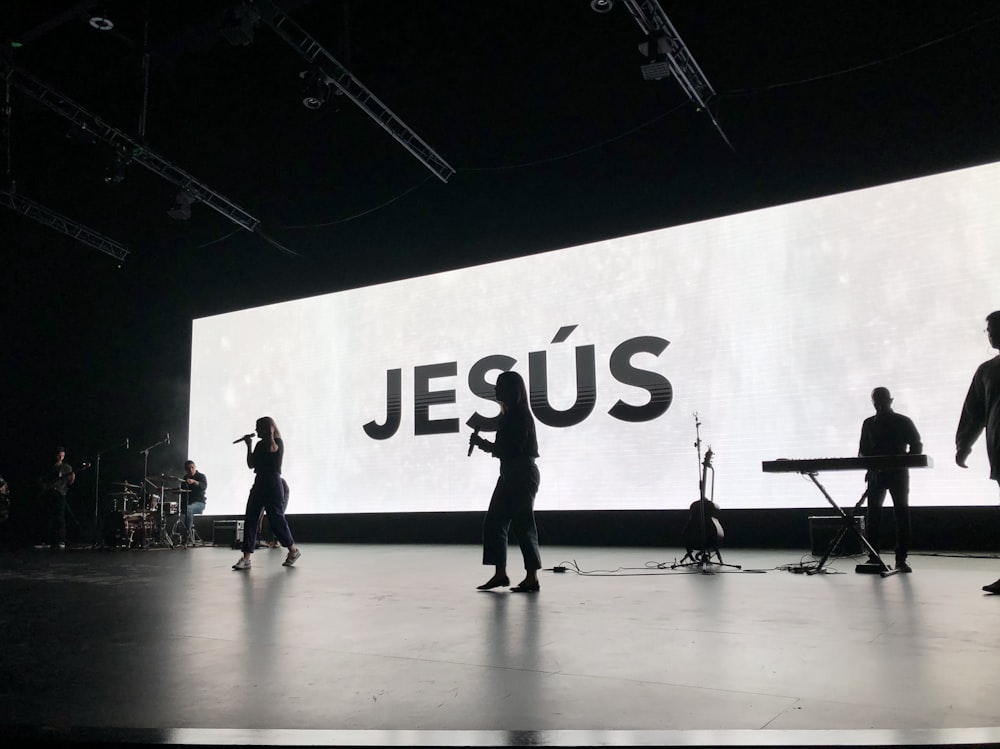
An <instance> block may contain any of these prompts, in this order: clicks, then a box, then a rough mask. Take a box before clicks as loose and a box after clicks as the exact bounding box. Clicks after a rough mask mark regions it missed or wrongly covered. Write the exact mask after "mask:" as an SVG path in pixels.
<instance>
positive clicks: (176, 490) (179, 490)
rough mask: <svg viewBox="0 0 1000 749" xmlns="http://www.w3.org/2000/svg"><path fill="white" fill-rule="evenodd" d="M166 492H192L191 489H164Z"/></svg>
mask: <svg viewBox="0 0 1000 749" xmlns="http://www.w3.org/2000/svg"><path fill="white" fill-rule="evenodd" d="M163 493H164V494H190V493H191V490H190V489H164V490H163Z"/></svg>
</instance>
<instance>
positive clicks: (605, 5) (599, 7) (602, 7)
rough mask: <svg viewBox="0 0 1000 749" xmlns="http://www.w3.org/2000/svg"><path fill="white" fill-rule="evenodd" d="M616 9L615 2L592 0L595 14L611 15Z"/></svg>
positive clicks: (612, 0) (591, 7)
mask: <svg viewBox="0 0 1000 749" xmlns="http://www.w3.org/2000/svg"><path fill="white" fill-rule="evenodd" d="M614 7H615V1H614V0H590V9H591V10H592V11H594V12H595V13H610V12H611V9H612V8H614Z"/></svg>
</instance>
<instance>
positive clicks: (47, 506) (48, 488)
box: [36, 447, 76, 549]
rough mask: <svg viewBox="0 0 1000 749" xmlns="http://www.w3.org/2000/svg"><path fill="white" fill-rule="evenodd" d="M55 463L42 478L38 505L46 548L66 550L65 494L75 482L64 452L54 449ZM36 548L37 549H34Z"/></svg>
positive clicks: (74, 475) (74, 476) (71, 468)
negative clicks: (44, 517) (41, 509)
mask: <svg viewBox="0 0 1000 749" xmlns="http://www.w3.org/2000/svg"><path fill="white" fill-rule="evenodd" d="M55 458H56V459H55V463H53V464H52V465H51V466H50V467H49V468H48V470H47V471H46V472H45V474H44V475H43V476H42V492H41V494H40V495H39V505H40V506H41V507H42V508H43V510H44V512H45V516H46V526H47V538H46V540H47V541H48V546H49V548H51V549H65V548H66V494H67V493H68V492H69V488H70V487H71V486H72V485H73V483H74V482H75V481H76V473H75V472H74V471H73V466H71V465H70V464H69V463H67V462H66V450H65V448H63V447H57V448H56V454H55ZM36 548H37V547H36Z"/></svg>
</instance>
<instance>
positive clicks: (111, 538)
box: [101, 510, 128, 549]
mask: <svg viewBox="0 0 1000 749" xmlns="http://www.w3.org/2000/svg"><path fill="white" fill-rule="evenodd" d="M101 530H102V532H101V538H102V539H103V540H104V545H105V546H107V547H109V548H112V549H116V548H118V547H119V546H126V545H127V544H128V535H127V532H126V529H125V516H124V515H123V514H122V513H120V512H118V511H117V510H112V511H111V512H109V513H108V514H107V515H105V516H104V523H103V525H102V527H101Z"/></svg>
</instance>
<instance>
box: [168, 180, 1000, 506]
mask: <svg viewBox="0 0 1000 749" xmlns="http://www.w3.org/2000/svg"><path fill="white" fill-rule="evenodd" d="M998 205H1000V165H998V164H991V165H986V166H981V167H976V168H971V169H965V170H960V171H955V172H949V173H946V174H941V175H936V176H931V177H926V178H921V179H915V180H909V181H905V182H898V183H894V184H890V185H885V186H880V187H874V188H870V189H865V190H859V191H856V192H851V193H845V194H839V195H833V196H828V197H824V198H819V199H815V200H808V201H804V202H799V203H793V204H789V205H783V206H779V207H775V208H769V209H765V210H759V211H753V212H750V213H744V214H739V215H733V216H727V217H724V218H719V219H713V220H710V221H703V222H700V223H695V224H689V225H684V226H677V227H672V228H668V229H663V230H659V231H653V232H648V233H645V234H638V235H635V236H629V237H621V238H617V239H612V240H608V241H602V242H596V243H594V244H588V245H583V246H579V247H572V248H568V249H563V250H557V251H553V252H547V253H544V254H539V255H532V256H529V257H523V258H520V259H515V260H509V261H504V262H499V263H493V264H488V265H480V266H475V267H471V268H465V269H461V270H455V271H450V272H447V273H439V274H435V275H429V276H423V277H419V278H413V279H409V280H404V281H398V282H394V283H388V284H383V285H378V286H372V287H367V288H360V289H354V290H350V291H343V292H338V293H333V294H327V295H324V296H318V297H312V298H308V299H300V300H297V301H291V302H285V303H281V304H275V305H271V306H266V307H258V308H255V309H249V310H243V311H239V312H232V313H228V314H222V315H217V316H213V317H208V318H202V319H197V320H195V321H194V322H193V335H192V338H193V341H192V364H191V404H190V434H189V442H188V444H189V451H190V455H191V457H192V458H193V459H194V460H195V461H196V462H197V463H198V466H199V469H200V470H203V471H204V472H205V473H206V475H207V476H208V479H209V492H208V498H209V502H208V508H207V509H208V512H209V513H210V514H236V513H242V511H243V509H244V506H245V502H246V495H247V491H248V489H249V487H250V485H251V483H252V480H253V476H252V474H251V472H250V471H249V470H248V469H247V468H246V464H245V460H244V449H243V446H242V445H236V446H233V445H232V441H233V440H234V439H236V438H237V437H239V436H240V435H241V434H244V433H246V432H251V431H253V425H254V421H255V419H256V418H257V417H258V416H263V415H269V416H272V417H273V418H274V419H275V421H276V422H277V424H278V426H279V428H280V429H281V431H282V434H283V436H284V439H285V445H286V454H285V462H284V475H285V477H286V479H287V480H288V482H289V484H290V485H291V500H290V503H289V507H288V512H289V513H290V514H297V513H393V512H438V511H470V510H480V511H481V510H485V508H486V506H487V504H488V502H489V497H490V493H491V491H492V488H493V485H494V483H495V481H496V477H497V473H498V466H499V463H498V462H497V461H496V460H495V459H493V458H491V457H490V456H489V455H487V454H486V453H483V452H481V451H478V450H476V451H475V452H474V453H473V455H472V456H471V457H467V456H466V451H467V446H468V436H469V434H470V431H471V430H470V429H469V428H468V427H466V426H465V423H466V420H467V419H468V418H469V417H470V416H471V415H472V414H473V413H474V412H477V411H478V412H479V413H480V414H482V415H483V416H494V415H496V413H497V412H498V409H497V406H496V404H495V403H492V402H489V401H486V400H484V399H482V398H480V397H478V396H476V395H474V394H473V393H472V392H471V390H470V385H469V382H468V374H469V371H470V368H471V367H472V366H473V365H474V364H475V363H476V362H477V361H479V360H480V359H482V358H483V357H485V356H489V355H495V354H504V355H507V356H509V357H512V358H513V359H515V360H516V364H515V365H514V367H513V369H515V370H516V371H518V372H520V373H521V374H522V375H523V376H524V377H525V379H526V380H529V379H530V378H529V370H528V355H529V352H544V353H545V355H546V357H547V366H548V377H547V380H548V383H547V388H548V399H549V404H550V406H551V407H552V408H553V409H556V410H567V409H569V408H570V407H571V406H572V405H573V404H574V402H575V401H576V398H577V388H576V361H575V356H576V354H575V351H576V349H577V347H585V346H593V347H594V348H593V350H594V359H595V362H596V372H597V378H596V385H597V387H596V390H597V392H596V405H595V407H594V409H593V411H592V412H591V413H590V414H589V416H587V418H586V419H584V420H583V421H582V422H581V423H579V424H577V425H575V426H569V427H552V426H546V425H545V424H543V423H541V422H537V427H538V442H539V451H540V454H541V457H540V459H539V461H538V465H539V469H540V471H541V476H542V482H541V488H540V490H539V493H538V497H537V500H536V504H535V509H536V510H609V509H625V510H638V509H642V510H649V509H686V508H687V507H688V506H689V505H690V503H691V502H693V501H695V500H696V499H698V496H699V495H698V479H699V476H700V472H701V465H700V464H699V463H698V452H697V450H696V449H695V438H696V432H695V417H694V414H695V413H697V414H698V419H699V420H700V422H701V428H700V434H701V439H702V441H703V450H704V449H705V448H707V447H708V446H711V448H712V450H713V452H714V461H713V467H714V488H713V487H712V486H710V487H709V488H710V490H711V491H710V496H714V499H715V501H716V502H717V503H718V504H719V505H720V506H721V507H722V508H724V509H730V508H794V507H820V506H827V505H826V500H825V499H824V498H823V496H822V495H821V494H820V492H819V491H818V489H817V488H816V487H815V486H813V485H812V484H811V483H810V482H809V481H808V480H807V479H806V478H804V477H802V476H799V475H798V474H791V473H789V474H771V473H763V472H762V470H761V462H762V461H766V460H773V459H777V458H820V457H848V456H854V455H856V454H857V450H858V438H859V434H860V427H861V422H862V420H863V419H864V418H865V417H867V416H869V415H871V414H872V413H873V410H872V407H871V402H870V399H869V394H870V392H871V390H872V388H874V387H876V386H880V385H882V386H886V387H888V388H889V389H890V390H891V391H892V394H893V396H894V398H895V402H894V407H895V410H896V411H898V412H900V413H904V414H906V415H908V416H910V417H911V418H912V419H913V420H914V422H915V423H916V426H917V428H918V429H919V430H920V432H921V436H922V437H923V440H924V446H925V452H926V453H928V454H929V455H930V456H931V457H932V458H933V460H934V467H933V468H932V469H920V470H912V471H911V492H910V501H911V504H913V505H926V506H958V505H981V504H990V503H993V502H996V499H997V497H996V485H995V483H994V482H990V481H989V480H988V475H989V468H988V465H987V462H986V456H985V447H984V444H983V441H980V442H979V443H977V445H976V448H975V449H974V452H973V455H972V457H971V459H970V461H969V468H968V469H967V470H962V469H960V468H958V467H957V466H956V465H955V463H954V435H955V428H956V426H957V421H958V416H959V412H960V409H961V406H962V401H963V399H964V397H965V393H966V391H967V389H968V386H969V382H970V380H971V377H972V373H973V371H974V370H975V368H976V367H977V366H978V365H979V364H980V363H981V362H982V361H984V360H986V359H988V358H990V357H991V356H993V355H994V354H995V352H994V351H992V349H990V347H989V345H988V341H987V338H986V335H985V333H983V329H984V327H985V322H984V318H985V316H986V315H987V314H988V313H989V312H991V311H993V310H994V309H998V308H1000V270H998V263H997V261H996V257H997V255H998V249H1000V248H998V242H1000V210H997V206H998ZM413 254H414V255H419V252H418V251H417V249H416V248H415V249H414V253H413ZM572 325H575V326H576V328H575V329H574V330H573V332H572V333H571V334H570V335H569V336H568V338H566V339H565V340H564V341H561V342H556V343H553V340H554V338H555V336H556V334H557V331H559V330H560V329H561V328H563V327H564V326H572ZM639 336H652V337H658V338H663V339H666V340H667V341H669V345H668V346H667V347H666V349H665V350H663V351H662V353H660V354H659V355H658V356H657V355H654V354H652V353H639V354H636V355H635V356H633V357H632V359H631V366H632V367H633V368H635V369H641V370H647V371H650V372H654V373H657V374H658V375H660V376H661V377H663V378H666V379H667V380H669V382H670V384H671V385H672V388H673V401H672V403H671V405H670V407H669V409H668V410H667V411H666V412H664V413H663V414H662V415H660V416H658V417H657V418H655V419H652V420H650V421H645V422H638V423H632V422H625V421H621V420H618V419H616V418H613V417H612V416H611V415H609V413H608V411H609V409H611V407H612V406H613V405H614V404H615V403H616V402H617V401H619V400H621V401H623V402H625V403H627V404H630V405H632V406H641V405H643V404H645V403H647V402H648V401H649V400H650V394H649V393H648V392H647V391H646V390H645V389H643V388H641V387H636V386H633V385H625V384H623V383H622V382H620V381H619V380H618V379H616V378H615V377H614V376H613V375H612V372H611V369H610V367H609V361H610V357H611V352H612V351H613V350H614V349H615V347H616V346H618V344H620V343H622V342H623V341H626V340H628V339H632V338H636V337H639ZM451 362H453V363H454V371H455V372H456V375H455V376H444V377H438V378H435V379H431V380H429V382H428V383H427V385H428V387H429V389H430V390H431V391H454V396H453V397H451V398H450V397H449V396H448V395H447V394H445V395H444V396H441V397H442V398H443V399H444V400H445V401H446V402H442V403H437V404H435V405H431V406H430V407H429V413H428V416H429V418H430V419H431V420H433V421H435V422H438V421H441V420H447V419H457V420H458V423H459V424H461V428H460V431H458V432H453V433H447V434H431V435H420V436H417V435H415V434H414V431H415V417H414V387H415V386H414V372H415V368H418V367H425V366H427V365H434V364H448V363H451ZM397 368H398V369H401V370H402V414H401V423H400V425H399V429H398V431H397V432H396V433H395V434H394V436H392V437H390V438H388V439H383V440H375V439H372V438H370V437H369V436H368V435H367V434H366V433H365V431H364V429H363V425H364V424H365V423H367V422H370V421H375V422H377V423H379V424H381V423H384V422H385V421H386V411H387V404H386V380H387V374H386V373H387V370H391V369H397ZM497 374H498V372H497V371H491V372H490V373H489V374H488V375H487V379H488V380H490V381H494V380H495V378H496V375H497ZM536 384H537V383H536ZM447 401H451V402H447ZM484 436H486V437H487V438H490V437H491V435H489V434H484ZM863 475H864V474H863V473H862V472H854V471H843V472H828V473H824V474H821V475H820V477H819V478H820V481H821V482H822V483H823V484H824V486H825V487H826V488H827V490H828V491H829V492H830V494H831V496H833V497H834V498H835V500H837V501H838V503H839V504H842V505H853V504H854V503H855V502H856V501H857V500H858V499H859V498H860V496H861V492H862V491H863V489H864V483H863ZM708 476H709V479H710V480H711V479H712V478H713V473H712V472H709V474H708Z"/></svg>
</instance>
